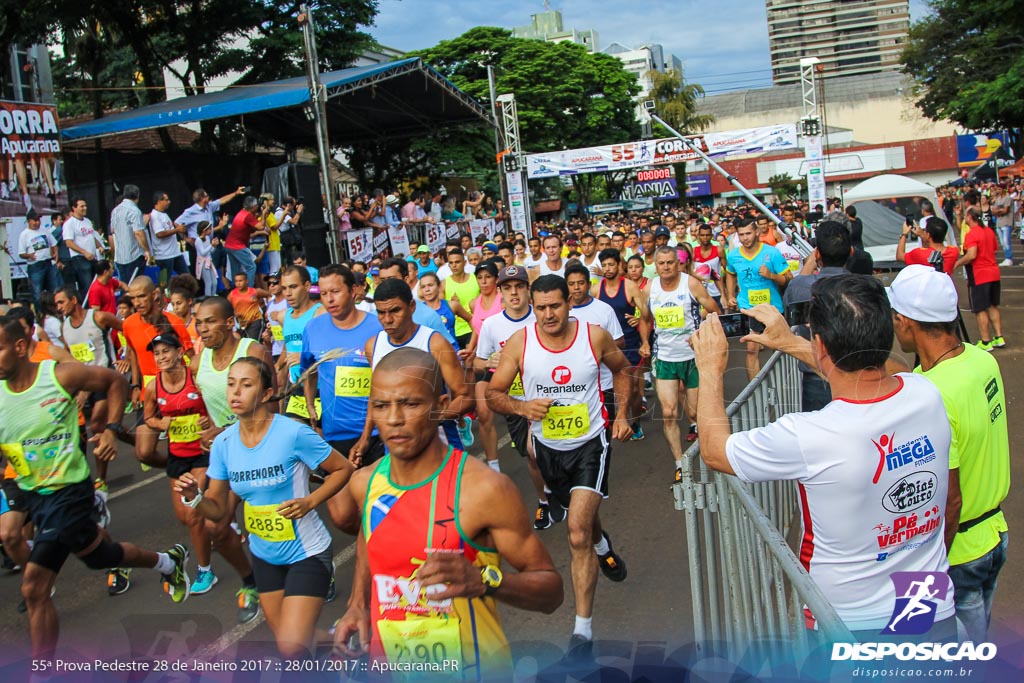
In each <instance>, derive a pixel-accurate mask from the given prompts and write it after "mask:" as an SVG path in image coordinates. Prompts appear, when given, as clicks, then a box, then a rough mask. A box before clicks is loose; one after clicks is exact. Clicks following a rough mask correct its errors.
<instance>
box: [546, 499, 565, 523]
mask: <svg viewBox="0 0 1024 683" xmlns="http://www.w3.org/2000/svg"><path fill="white" fill-rule="evenodd" d="M549 513H550V514H551V521H552V522H554V523H555V524H559V523H561V522H564V521H565V516H566V515H567V514H569V511H568V510H567V509H566V508H564V507H562V504H561V503H555V505H554V506H552V507H551V510H549Z"/></svg>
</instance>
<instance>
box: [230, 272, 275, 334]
mask: <svg viewBox="0 0 1024 683" xmlns="http://www.w3.org/2000/svg"><path fill="white" fill-rule="evenodd" d="M231 279H232V281H233V282H234V283H235V288H234V289H233V290H231V291H230V292H229V293H228V301H229V302H231V306H232V308H234V309H235V319H236V320H237V321H238V327H239V329H240V330H241V333H242V336H243V337H246V338H248V339H255V340H257V341H258V340H259V338H260V337H261V336H262V335H263V305H262V304H263V299H267V298H269V297H270V292H268V291H267V290H265V289H256V288H255V287H250V286H249V276H248V275H246V274H245V273H244V272H241V273H235V274H234V275H233V276H232V278H231Z"/></svg>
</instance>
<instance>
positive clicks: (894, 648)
mask: <svg viewBox="0 0 1024 683" xmlns="http://www.w3.org/2000/svg"><path fill="white" fill-rule="evenodd" d="M889 580H890V581H892V584H893V590H894V592H895V594H896V603H895V605H894V606H893V609H892V614H891V615H890V617H889V621H888V623H887V624H886V626H885V628H884V629H882V630H881V632H880V634H881V635H885V636H901V635H902V636H920V635H924V634H926V633H928V631H930V630H931V628H932V626H934V625H935V616H936V614H937V613H938V608H939V605H940V604H941V603H942V602H944V601H945V600H946V599H947V597H948V596H949V595H950V594H951V593H952V591H953V582H952V580H950V578H949V575H948V574H946V573H944V572H893V573H892V574H890V575H889ZM996 651H997V649H996V646H995V645H994V644H993V643H977V644H975V643H974V642H970V641H968V642H965V643H955V642H954V643H931V642H915V643H896V642H881V643H877V642H876V643H872V642H860V643H833V644H832V661H840V660H856V661H866V660H881V659H884V658H885V657H896V659H899V660H901V661H910V660H914V661H939V660H941V661H945V662H954V661H960V660H968V661H988V660H990V659H993V658H994V657H995V656H996Z"/></svg>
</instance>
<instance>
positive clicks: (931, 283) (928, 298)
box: [885, 265, 957, 323]
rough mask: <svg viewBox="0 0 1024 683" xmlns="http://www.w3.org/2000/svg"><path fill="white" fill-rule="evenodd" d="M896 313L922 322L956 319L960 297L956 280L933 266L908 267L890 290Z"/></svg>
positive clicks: (894, 281) (893, 282) (897, 277)
mask: <svg viewBox="0 0 1024 683" xmlns="http://www.w3.org/2000/svg"><path fill="white" fill-rule="evenodd" d="M885 292H886V294H888V295H889V304H890V305H891V306H892V308H893V310H894V311H896V312H897V313H899V314H900V315H904V316H906V317H908V318H910V319H911V320H916V321H917V322H919V323H948V322H953V321H954V320H956V314H957V294H956V287H955V286H954V285H953V278H951V277H950V276H948V275H946V274H945V273H940V272H939V271H937V270H935V268H933V267H932V266H919V265H914V266H907V267H906V268H904V269H903V270H901V271H900V274H899V275H897V276H896V279H894V280H893V281H892V285H891V286H889V287H886V289H885Z"/></svg>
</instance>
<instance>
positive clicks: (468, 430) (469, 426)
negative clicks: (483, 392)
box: [459, 417, 476, 450]
mask: <svg viewBox="0 0 1024 683" xmlns="http://www.w3.org/2000/svg"><path fill="white" fill-rule="evenodd" d="M459 437H460V438H461V439H462V448H463V450H469V448H470V447H471V446H472V445H473V442H474V441H475V440H476V439H475V438H473V421H472V420H471V419H469V418H468V417H461V418H459Z"/></svg>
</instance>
